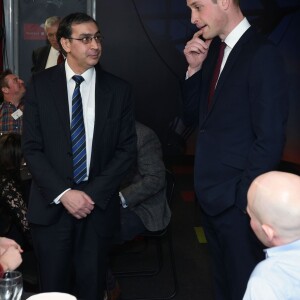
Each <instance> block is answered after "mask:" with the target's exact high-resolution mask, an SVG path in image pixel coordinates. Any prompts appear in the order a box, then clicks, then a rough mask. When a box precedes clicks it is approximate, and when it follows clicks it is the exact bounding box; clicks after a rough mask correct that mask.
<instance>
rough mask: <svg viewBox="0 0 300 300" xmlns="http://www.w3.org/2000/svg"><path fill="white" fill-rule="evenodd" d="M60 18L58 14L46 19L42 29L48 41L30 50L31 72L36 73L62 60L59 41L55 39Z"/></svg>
mask: <svg viewBox="0 0 300 300" xmlns="http://www.w3.org/2000/svg"><path fill="white" fill-rule="evenodd" d="M60 20H61V18H60V17H58V16H52V17H49V18H48V19H46V21H45V24H44V30H45V34H46V36H47V40H48V42H49V43H48V44H47V45H46V46H43V47H40V48H37V49H35V50H34V51H33V52H32V67H31V72H32V73H37V72H39V71H42V70H44V69H47V68H50V67H53V66H56V65H57V63H61V62H62V61H63V56H62V53H61V52H60V47H59V43H58V41H57V39H56V32H57V29H58V25H59V22H60Z"/></svg>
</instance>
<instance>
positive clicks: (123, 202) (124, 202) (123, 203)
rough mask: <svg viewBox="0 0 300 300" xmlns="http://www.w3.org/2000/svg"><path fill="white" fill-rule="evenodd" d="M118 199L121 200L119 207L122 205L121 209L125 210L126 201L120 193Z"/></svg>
mask: <svg viewBox="0 0 300 300" xmlns="http://www.w3.org/2000/svg"><path fill="white" fill-rule="evenodd" d="M119 197H120V200H121V205H122V207H123V208H127V207H128V205H127V203H126V200H125V198H124V196H123V195H122V193H121V192H119Z"/></svg>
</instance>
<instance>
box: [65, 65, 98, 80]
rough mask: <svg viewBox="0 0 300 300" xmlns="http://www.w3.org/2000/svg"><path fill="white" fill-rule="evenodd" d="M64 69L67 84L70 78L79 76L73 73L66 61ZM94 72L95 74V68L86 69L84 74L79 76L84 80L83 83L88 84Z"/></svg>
mask: <svg viewBox="0 0 300 300" xmlns="http://www.w3.org/2000/svg"><path fill="white" fill-rule="evenodd" d="M65 68H66V77H67V81H68V82H69V81H70V80H71V79H72V77H73V76H74V75H79V74H76V73H74V71H73V70H72V69H71V67H70V66H69V64H68V61H67V60H66V63H65ZM94 72H95V68H94V67H93V68H89V69H87V70H86V71H85V72H84V73H82V74H80V75H81V76H82V77H83V78H84V81H85V82H86V83H89V82H90V81H91V80H92V77H93V74H94Z"/></svg>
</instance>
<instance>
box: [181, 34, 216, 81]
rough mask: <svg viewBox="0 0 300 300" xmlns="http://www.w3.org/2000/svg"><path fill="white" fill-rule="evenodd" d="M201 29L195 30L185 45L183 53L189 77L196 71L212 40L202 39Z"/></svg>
mask: <svg viewBox="0 0 300 300" xmlns="http://www.w3.org/2000/svg"><path fill="white" fill-rule="evenodd" d="M201 34H202V30H201V29H200V30H199V31H197V32H196V33H195V34H194V36H193V38H192V39H191V40H190V41H188V42H187V43H186V45H185V48H184V50H183V53H184V55H185V57H186V60H187V62H188V64H189V67H188V75H189V77H191V76H192V75H193V74H195V73H196V72H198V71H199V70H200V69H201V67H202V64H203V62H204V60H205V59H206V57H207V53H208V49H209V46H210V43H211V41H212V40H206V41H204V40H202V39H201V38H200V37H201Z"/></svg>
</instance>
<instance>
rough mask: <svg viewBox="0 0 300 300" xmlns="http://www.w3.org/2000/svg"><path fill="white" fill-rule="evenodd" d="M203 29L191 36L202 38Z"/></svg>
mask: <svg viewBox="0 0 300 300" xmlns="http://www.w3.org/2000/svg"><path fill="white" fill-rule="evenodd" d="M202 33H203V29H200V30H198V31H196V32H195V33H194V35H193V38H200V37H201V36H202Z"/></svg>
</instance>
